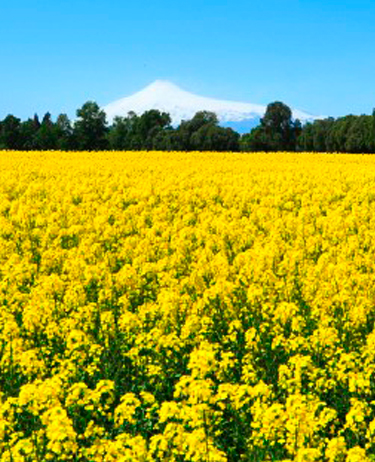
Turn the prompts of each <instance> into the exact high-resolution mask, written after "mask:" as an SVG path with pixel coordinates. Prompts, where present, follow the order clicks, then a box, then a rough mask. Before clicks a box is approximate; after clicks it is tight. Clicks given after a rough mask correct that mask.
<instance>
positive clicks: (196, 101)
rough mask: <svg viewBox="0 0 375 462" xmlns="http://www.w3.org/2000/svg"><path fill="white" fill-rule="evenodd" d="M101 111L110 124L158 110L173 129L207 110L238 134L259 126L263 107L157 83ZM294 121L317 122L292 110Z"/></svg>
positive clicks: (159, 81)
mask: <svg viewBox="0 0 375 462" xmlns="http://www.w3.org/2000/svg"><path fill="white" fill-rule="evenodd" d="M103 109H104V110H105V112H106V113H107V117H108V119H109V121H110V122H112V120H113V118H114V117H115V116H123V117H124V116H127V114H128V113H129V112H130V111H134V112H135V113H136V114H138V115H140V114H142V113H143V112H145V111H148V110H150V109H158V110H159V111H163V112H167V113H169V114H170V116H171V119H172V124H173V125H178V124H179V123H180V122H181V121H182V120H189V119H191V118H192V117H193V116H194V114H196V113H197V112H198V111H202V110H206V111H212V112H215V113H216V115H217V116H218V119H219V122H220V124H221V125H224V126H232V127H239V131H240V132H245V131H247V130H248V129H249V128H251V127H252V126H254V125H257V123H259V120H260V118H261V117H263V115H264V113H265V111H266V106H261V105H258V104H251V103H241V102H236V101H225V100H217V99H213V98H207V97H204V96H198V95H195V94H193V93H189V92H187V91H185V90H182V89H181V88H179V87H178V86H177V85H175V84H173V83H171V82H168V81H163V80H157V81H155V82H154V83H152V84H151V85H148V86H147V87H146V88H144V89H143V90H141V91H139V92H137V93H135V94H133V95H131V96H128V97H125V98H122V99H119V100H117V101H114V102H113V103H110V104H108V105H107V106H105V107H104V108H103ZM293 117H294V118H298V119H300V120H301V122H303V123H304V122H306V121H309V120H314V119H316V118H317V117H314V116H312V115H310V114H307V113H304V112H302V111H298V110H293Z"/></svg>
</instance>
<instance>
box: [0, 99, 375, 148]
mask: <svg viewBox="0 0 375 462" xmlns="http://www.w3.org/2000/svg"><path fill="white" fill-rule="evenodd" d="M0 149H16V150H105V149H109V150H111V149H113V150H162V151H312V152H314V151H315V152H361V153H371V152H375V110H374V112H373V115H361V116H354V115H349V116H345V117H340V118H337V119H334V118H332V117H330V118H327V119H321V120H315V121H314V122H312V123H306V124H305V125H304V126H302V124H301V122H300V121H299V120H298V119H297V120H293V117H292V111H291V109H290V108H289V107H288V106H287V105H286V104H284V103H281V102H274V103H271V104H269V105H268V106H267V110H266V113H265V115H264V117H263V118H262V119H261V120H260V124H259V125H258V126H257V127H255V128H253V129H252V130H251V131H250V133H247V134H244V135H242V136H241V135H240V134H239V133H237V132H236V131H234V130H233V129H231V128H224V127H221V126H220V125H219V121H218V118H217V116H216V115H215V114H214V113H212V112H208V111H200V112H197V113H196V114H195V116H194V117H193V118H192V119H190V120H186V121H182V122H181V123H180V125H179V126H178V127H176V128H174V127H173V126H172V124H171V117H170V115H169V114H167V113H165V112H160V111H158V110H154V109H152V110H149V111H146V112H144V113H143V114H142V115H137V114H135V113H134V112H129V114H128V115H127V116H126V117H115V118H114V120H113V123H112V124H111V125H109V124H108V122H107V119H106V114H105V112H104V111H103V110H102V109H100V107H99V106H98V104H97V103H95V102H93V101H88V102H86V103H85V104H84V105H83V106H82V107H81V108H80V109H78V110H77V118H76V120H75V121H74V122H72V121H71V120H70V119H69V118H68V116H67V115H66V114H60V115H59V116H58V117H57V119H56V120H55V121H53V120H52V117H51V114H50V113H49V112H47V113H46V114H45V115H44V117H43V118H42V120H40V119H39V117H38V116H37V115H35V116H34V117H33V118H30V119H28V120H26V121H21V119H19V118H17V117H15V116H13V115H8V116H7V117H5V118H4V120H2V121H0Z"/></svg>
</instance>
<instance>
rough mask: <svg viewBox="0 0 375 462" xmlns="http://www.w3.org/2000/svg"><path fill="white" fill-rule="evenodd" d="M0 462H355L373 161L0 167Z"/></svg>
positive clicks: (374, 207) (15, 163)
mask: <svg viewBox="0 0 375 462" xmlns="http://www.w3.org/2000/svg"><path fill="white" fill-rule="evenodd" d="M0 303H1V310H0V461H1V462H34V461H40V462H41V461H52V462H60V461H76V462H133V461H134V462H162V461H170V462H185V461H191V462H238V461H249V462H262V461H278V462H310V461H311V462H370V461H375V157H372V156H365V155H335V154H332V155H327V154H324V155H323V154H309V153H303V154H293V153H277V154H266V153H257V154H249V153H242V154H234V153H197V152H191V153H178V152H173V153H165V152H146V151H145V152H79V153H78V152H70V153H66V152H11V151H4V152H0Z"/></svg>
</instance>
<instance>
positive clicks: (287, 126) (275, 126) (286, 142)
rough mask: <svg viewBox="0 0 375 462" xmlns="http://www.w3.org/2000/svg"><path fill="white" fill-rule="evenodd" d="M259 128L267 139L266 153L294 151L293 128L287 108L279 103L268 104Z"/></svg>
mask: <svg viewBox="0 0 375 462" xmlns="http://www.w3.org/2000/svg"><path fill="white" fill-rule="evenodd" d="M261 127H262V129H263V130H264V133H265V135H266V137H267V149H266V150H267V151H291V150H295V134H294V133H295V127H294V124H293V121H292V111H291V109H290V108H289V106H287V105H286V104H284V103H281V102H279V101H276V102H274V103H271V104H269V105H268V106H267V110H266V113H265V115H264V117H263V118H262V119H261Z"/></svg>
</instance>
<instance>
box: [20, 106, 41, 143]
mask: <svg viewBox="0 0 375 462" xmlns="http://www.w3.org/2000/svg"><path fill="white" fill-rule="evenodd" d="M39 128H40V122H39V117H38V115H37V114H35V115H34V117H33V118H32V119H27V120H25V121H24V122H22V124H21V128H20V131H21V138H22V149H23V150H26V151H30V150H33V149H38V148H37V145H36V140H35V137H36V134H37V133H38V130H39Z"/></svg>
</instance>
